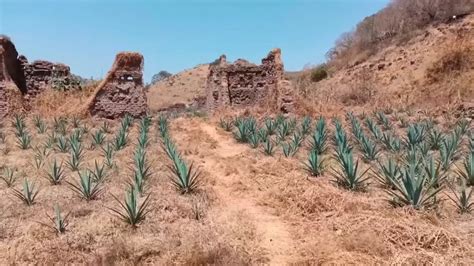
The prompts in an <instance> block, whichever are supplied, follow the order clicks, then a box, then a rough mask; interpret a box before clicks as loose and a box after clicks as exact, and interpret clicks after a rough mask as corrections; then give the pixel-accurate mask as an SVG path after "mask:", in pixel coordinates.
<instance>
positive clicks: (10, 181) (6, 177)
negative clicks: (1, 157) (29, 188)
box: [0, 167, 18, 187]
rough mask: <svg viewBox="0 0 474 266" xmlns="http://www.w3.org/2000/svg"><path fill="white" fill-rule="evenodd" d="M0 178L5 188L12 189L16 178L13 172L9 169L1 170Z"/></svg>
mask: <svg viewBox="0 0 474 266" xmlns="http://www.w3.org/2000/svg"><path fill="white" fill-rule="evenodd" d="M0 178H1V179H2V180H3V182H5V184H6V185H7V187H12V186H13V185H14V184H15V181H16V180H17V178H18V176H17V175H16V174H15V171H14V170H13V169H11V168H9V167H6V168H5V169H3V173H2V175H1V176H0Z"/></svg>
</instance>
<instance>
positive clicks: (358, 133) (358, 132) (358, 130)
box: [349, 114, 364, 141]
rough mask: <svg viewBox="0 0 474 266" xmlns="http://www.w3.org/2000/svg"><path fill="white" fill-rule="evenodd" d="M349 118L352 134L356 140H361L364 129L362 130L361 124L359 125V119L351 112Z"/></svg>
mask: <svg viewBox="0 0 474 266" xmlns="http://www.w3.org/2000/svg"><path fill="white" fill-rule="evenodd" d="M349 119H350V121H351V127H352V134H353V135H354V137H355V138H356V139H357V140H358V141H361V139H362V136H363V135H364V131H363V130H362V126H361V125H360V123H359V121H358V120H357V119H356V118H355V117H354V116H353V115H352V114H350V115H349Z"/></svg>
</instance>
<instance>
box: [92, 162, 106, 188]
mask: <svg viewBox="0 0 474 266" xmlns="http://www.w3.org/2000/svg"><path fill="white" fill-rule="evenodd" d="M89 171H90V172H91V173H92V178H93V180H94V182H97V183H102V182H104V181H105V178H106V177H107V172H106V170H105V164H102V165H99V163H98V162H97V160H96V161H94V169H92V170H90V169H89Z"/></svg>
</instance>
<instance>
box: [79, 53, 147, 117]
mask: <svg viewBox="0 0 474 266" xmlns="http://www.w3.org/2000/svg"><path fill="white" fill-rule="evenodd" d="M143 61H144V59H143V56H142V55H141V54H139V53H132V52H122V53H119V54H117V56H116V57H115V62H114V64H113V66H112V69H111V70H110V71H109V73H108V74H107V77H106V78H105V80H104V81H103V82H102V83H101V84H100V85H99V86H98V88H97V89H96V93H95V94H94V97H93V99H92V100H91V102H90V104H89V107H88V108H89V112H90V114H91V115H93V116H98V117H104V118H110V119H113V118H118V117H122V116H124V115H125V114H129V115H131V116H133V117H141V116H144V115H146V113H147V111H148V106H147V98H146V94H145V89H144V86H143V73H142V71H143Z"/></svg>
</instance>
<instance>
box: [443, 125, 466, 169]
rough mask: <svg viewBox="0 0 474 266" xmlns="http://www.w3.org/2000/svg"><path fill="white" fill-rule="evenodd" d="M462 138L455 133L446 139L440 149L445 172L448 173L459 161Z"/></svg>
mask: <svg viewBox="0 0 474 266" xmlns="http://www.w3.org/2000/svg"><path fill="white" fill-rule="evenodd" d="M460 145H461V136H459V135H457V134H455V133H453V134H450V135H449V136H448V137H446V138H444V139H443V141H442V143H441V147H440V149H439V152H440V158H441V162H442V164H443V170H445V171H447V170H449V168H450V167H451V165H452V163H453V162H454V161H455V160H456V159H457V156H458V152H459V147H460Z"/></svg>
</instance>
